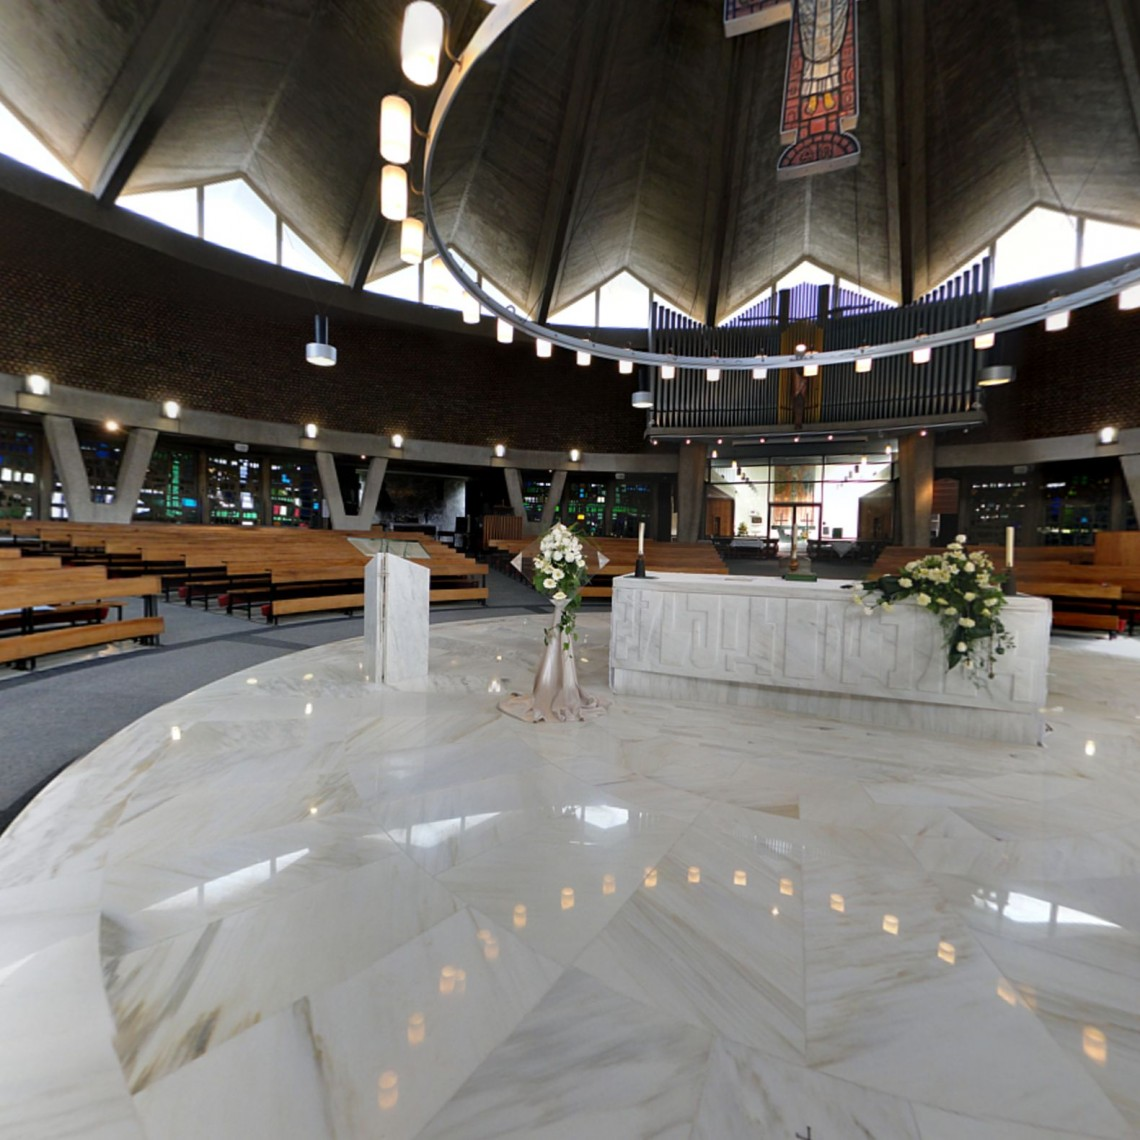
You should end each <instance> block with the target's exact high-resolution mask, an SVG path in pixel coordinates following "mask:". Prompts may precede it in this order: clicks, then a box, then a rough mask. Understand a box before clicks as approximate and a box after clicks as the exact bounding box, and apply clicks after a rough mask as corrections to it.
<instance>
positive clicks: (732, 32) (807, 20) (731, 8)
mask: <svg viewBox="0 0 1140 1140" xmlns="http://www.w3.org/2000/svg"><path fill="white" fill-rule="evenodd" d="M855 2H856V0H724V32H725V35H726V36H738V35H743V34H744V33H745V32H751V31H755V30H756V29H758V28H766V27H769V26H771V25H772V24H780V23H783V22H785V21H787V20H790V21H791V31H790V33H789V36H788V63H787V70H786V71H785V75H784V111H783V116H782V120H781V125H780V141H781V142H782V143H784V144H785V147H786V149H785V150H784V152H783V153H782V154H781V155H780V159H779V162H778V163H777V164H776V175H777V177H779V178H800V177H803V176H804V175H808V174H821V173H823V172H825V171H829V170H840V169H842V168H843V167H845V166H853V165H854V164H855V163H856V162H858V161H859V140H858V139H857V138H855V136H854V135H853V134H851V133H850V132H851V131H853V130H854V129H855V127H856V125H857V124H858V122H859V58H858V57H859V39H858V29H857V26H856V21H855Z"/></svg>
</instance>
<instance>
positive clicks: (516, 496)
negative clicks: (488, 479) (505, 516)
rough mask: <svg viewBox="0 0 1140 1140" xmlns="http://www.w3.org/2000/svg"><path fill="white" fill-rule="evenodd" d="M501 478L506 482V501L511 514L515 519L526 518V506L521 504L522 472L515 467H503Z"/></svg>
mask: <svg viewBox="0 0 1140 1140" xmlns="http://www.w3.org/2000/svg"><path fill="white" fill-rule="evenodd" d="M503 478H504V479H506V481H507V499H508V500H509V501H510V504H511V514H512V515H514V516H515V518H519V519H525V518H526V504H525V503H524V502H523V490H522V472H521V471H520V470H519V469H518V468H517V467H504V468H503Z"/></svg>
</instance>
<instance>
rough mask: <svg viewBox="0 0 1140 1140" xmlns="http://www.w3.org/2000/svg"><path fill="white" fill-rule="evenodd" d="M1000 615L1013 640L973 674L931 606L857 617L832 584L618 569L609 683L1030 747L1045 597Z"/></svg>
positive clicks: (1037, 716) (1021, 601)
mask: <svg viewBox="0 0 1140 1140" xmlns="http://www.w3.org/2000/svg"><path fill="white" fill-rule="evenodd" d="M1002 618H1003V620H1004V621H1005V623H1006V626H1007V628H1009V629H1010V630H1011V631H1012V632H1013V633H1014V636H1015V638H1016V646H1015V648H1014V649H1013V650H1012V651H1010V652H1007V653H1006V654H1004V655H1003V656H1001V657H998V658H996V659H995V663H994V671H993V672H994V675H993V677H992V678H991V677H988V676H983V677H981V678H980V679H979V678H974V677H973V676H971V675H970V674H969V673H967V672H965V671H963V670H962V669H961V668H957V669H954V670H952V671H947V669H946V654H945V648H944V645H943V641H942V632H941V628H940V627H939V625H938V622H937V621H936V620H935V619H934V617H933V616H932V615H931V614H929V613H927V612H926V611H925V610H922V609H920V608H919V607H918V606H915V605H905V604H902V605H898V606H896V607H895V608H894V610H893V611H892V612H890V613H884V612H882V611H881V610H876V611H875V612H874V613H873V614H871V615H870V616H868V615H866V614H864V613H863V610H862V607H860V606H856V605H853V604H852V597H851V591H850V590H845V589H842V588H840V587H839V586H838V585H837V584H836V583H834V582H785V581H783V580H781V579H778V578H743V577H731V578H724V577H717V576H714V575H701V574H661V575H658V576H657V577H655V578H649V579H635V578H618V579H616V580H615V581H614V598H613V617H612V636H611V641H610V683H611V686H612V688H613V691H614V692H615V693H626V694H630V695H634V696H647V697H658V698H661V699H666V700H695V701H709V702H715V703H721V704H740V705H756V706H760V707H765V708H774V709H780V710H783V711H785V712H794V713H801V714H804V715H808V716H821V717H830V718H836V719H839V720H844V721H848V722H858V723H863V724H877V725H883V726H888V727H893V728H904V729H913V730H916V731H920V732H930V733H937V734H940V735H941V734H947V735H959V736H970V737H982V738H988V739H994V740H1006V741H1013V742H1021V743H1040V741H1041V738H1042V734H1043V732H1044V721H1043V716H1042V712H1041V709H1042V706H1043V705H1044V704H1045V697H1046V674H1047V670H1048V665H1049V625H1050V606H1049V603H1048V601H1046V600H1044V599H1041V598H1011V599H1010V601H1009V603H1008V605H1007V606H1006V608H1005V610H1004V611H1003V613H1002ZM976 681H977V682H978V683H975V682H976Z"/></svg>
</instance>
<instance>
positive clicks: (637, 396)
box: [631, 392, 653, 408]
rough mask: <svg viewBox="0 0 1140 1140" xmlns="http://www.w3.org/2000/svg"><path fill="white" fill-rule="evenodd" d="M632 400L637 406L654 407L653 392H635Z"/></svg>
mask: <svg viewBox="0 0 1140 1140" xmlns="http://www.w3.org/2000/svg"><path fill="white" fill-rule="evenodd" d="M631 402H632V404H633V406H634V407H635V408H652V407H653V393H652V392H634V394H633V400H632V401H631Z"/></svg>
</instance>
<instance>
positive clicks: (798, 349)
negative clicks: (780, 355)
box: [796, 344, 807, 356]
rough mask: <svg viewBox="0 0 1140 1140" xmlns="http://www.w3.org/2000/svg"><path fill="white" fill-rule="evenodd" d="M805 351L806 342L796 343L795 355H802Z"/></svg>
mask: <svg viewBox="0 0 1140 1140" xmlns="http://www.w3.org/2000/svg"><path fill="white" fill-rule="evenodd" d="M805 352H807V345H806V344H797V345H796V355H797V356H803V354H804V353H805Z"/></svg>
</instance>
